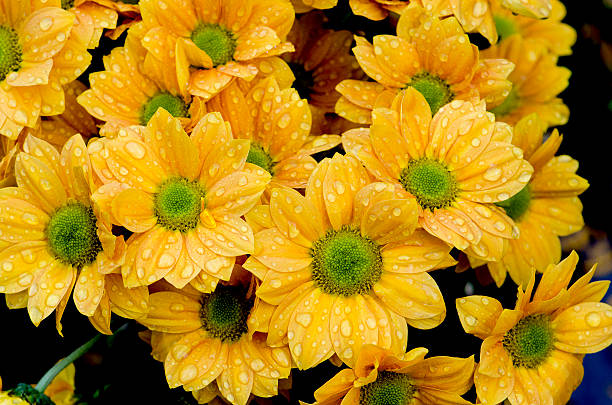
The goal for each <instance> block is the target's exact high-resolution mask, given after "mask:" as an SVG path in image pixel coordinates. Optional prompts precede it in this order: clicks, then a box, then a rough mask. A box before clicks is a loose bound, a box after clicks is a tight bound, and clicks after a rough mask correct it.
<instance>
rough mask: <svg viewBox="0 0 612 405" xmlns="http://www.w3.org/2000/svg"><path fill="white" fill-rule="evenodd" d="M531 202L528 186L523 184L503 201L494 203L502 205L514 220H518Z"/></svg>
mask: <svg viewBox="0 0 612 405" xmlns="http://www.w3.org/2000/svg"><path fill="white" fill-rule="evenodd" d="M530 202H531V191H530V190H529V186H525V187H524V188H523V189H522V190H521V191H519V192H518V193H516V194H515V195H513V196H512V197H510V198H508V199H507V200H505V201H501V202H498V203H496V205H498V206H500V207H502V208H503V209H504V211H506V214H508V216H509V217H510V218H512V219H513V220H515V221H518V220H520V219H521V218H522V217H523V215H525V213H526V212H527V210H528V209H529V203H530Z"/></svg>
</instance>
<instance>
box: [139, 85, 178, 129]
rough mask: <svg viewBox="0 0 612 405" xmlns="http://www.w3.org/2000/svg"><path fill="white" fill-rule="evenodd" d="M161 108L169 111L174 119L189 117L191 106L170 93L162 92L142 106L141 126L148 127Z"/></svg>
mask: <svg viewBox="0 0 612 405" xmlns="http://www.w3.org/2000/svg"><path fill="white" fill-rule="evenodd" d="M160 107H161V108H163V109H164V110H166V111H168V112H169V113H170V114H171V115H172V116H173V117H188V116H189V106H188V105H187V104H186V103H185V102H184V101H183V99H182V98H180V97H178V96H174V95H172V94H170V93H168V92H160V93H157V94H156V95H154V96H153V97H151V98H150V99H149V101H148V102H147V103H146V104H145V105H143V106H142V111H141V113H140V124H141V125H147V124H148V123H149V120H150V119H151V117H153V114H155V112H156V111H157V109H158V108H160Z"/></svg>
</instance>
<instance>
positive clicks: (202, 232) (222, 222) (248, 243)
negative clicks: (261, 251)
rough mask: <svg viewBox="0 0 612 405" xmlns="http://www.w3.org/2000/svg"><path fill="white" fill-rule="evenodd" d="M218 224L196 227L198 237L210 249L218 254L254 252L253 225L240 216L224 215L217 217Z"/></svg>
mask: <svg viewBox="0 0 612 405" xmlns="http://www.w3.org/2000/svg"><path fill="white" fill-rule="evenodd" d="M215 221H216V226H215V227H214V228H207V227H205V226H198V227H197V228H196V230H197V232H198V237H199V238H200V240H201V241H202V243H203V244H204V246H206V247H207V248H208V249H210V250H212V251H213V252H214V253H216V254H217V255H222V256H240V255H244V254H252V253H253V251H254V250H255V241H254V237H253V230H252V229H251V227H250V226H249V225H248V224H247V223H246V222H245V221H244V220H243V219H241V218H239V217H238V216H233V215H232V216H230V215H224V216H223V217H222V218H219V217H217V218H215Z"/></svg>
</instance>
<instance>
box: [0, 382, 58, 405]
mask: <svg viewBox="0 0 612 405" xmlns="http://www.w3.org/2000/svg"><path fill="white" fill-rule="evenodd" d="M8 394H9V396H11V397H18V398H21V399H23V400H24V401H25V402H27V403H28V404H32V405H55V404H54V402H53V401H52V400H51V398H49V397H48V396H46V395H45V394H43V393H42V392H40V391H38V390H37V389H36V388H34V387H32V386H31V385H28V384H25V383H19V384H17V386H16V387H15V388H13V389H12V390H10V391H9V392H8ZM3 402H4V401H3ZM7 403H8V402H7ZM16 403H18V402H16Z"/></svg>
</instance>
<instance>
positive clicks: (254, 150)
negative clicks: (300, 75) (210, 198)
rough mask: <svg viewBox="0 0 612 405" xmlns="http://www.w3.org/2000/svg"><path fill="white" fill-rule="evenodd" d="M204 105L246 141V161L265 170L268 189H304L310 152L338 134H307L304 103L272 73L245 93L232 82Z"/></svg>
mask: <svg viewBox="0 0 612 405" xmlns="http://www.w3.org/2000/svg"><path fill="white" fill-rule="evenodd" d="M207 108H208V110H209V111H220V112H221V115H222V116H223V118H224V119H225V120H227V121H229V122H230V123H231V126H232V128H233V130H234V131H235V132H236V136H237V137H238V138H243V139H249V140H250V141H251V143H250V148H249V154H248V156H247V162H249V163H252V164H254V165H256V166H259V167H260V168H262V169H264V170H265V171H266V172H268V173H270V175H271V176H272V180H271V183H270V187H273V186H279V185H280V186H286V187H299V188H304V187H306V183H307V181H308V178H309V176H310V174H311V173H312V171H313V170H314V169H315V167H316V166H317V162H316V161H315V160H314V158H312V156H310V155H312V154H315V153H317V152H321V151H324V150H328V149H331V148H333V147H334V146H336V145H338V144H339V143H340V137H339V136H338V135H318V136H312V135H310V129H311V115H310V109H309V106H308V102H307V101H306V100H304V99H301V98H300V96H299V94H298V92H297V91H296V90H295V89H293V88H287V89H281V88H280V87H279V85H278V83H277V81H276V79H275V78H274V76H269V77H268V78H266V79H263V80H260V81H259V82H258V83H257V84H255V85H254V86H253V87H252V88H250V89H249V90H248V91H247V92H244V91H243V90H241V88H240V86H238V85H237V84H231V85H230V86H229V87H228V88H227V89H225V90H223V91H222V92H221V93H219V95H217V96H216V97H214V98H213V99H211V100H210V102H209V103H207Z"/></svg>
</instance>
